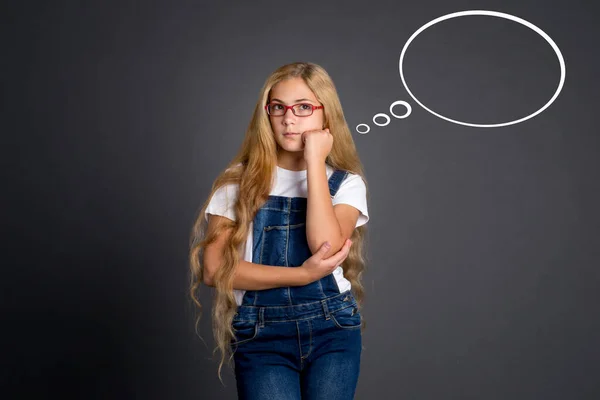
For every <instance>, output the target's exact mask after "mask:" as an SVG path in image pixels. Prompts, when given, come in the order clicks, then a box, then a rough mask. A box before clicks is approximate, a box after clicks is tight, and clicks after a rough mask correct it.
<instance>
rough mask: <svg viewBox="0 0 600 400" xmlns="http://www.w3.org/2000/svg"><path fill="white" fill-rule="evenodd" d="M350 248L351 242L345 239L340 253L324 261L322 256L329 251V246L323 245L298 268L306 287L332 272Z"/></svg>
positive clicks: (346, 255)
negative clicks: (302, 274) (300, 270)
mask: <svg viewBox="0 0 600 400" xmlns="http://www.w3.org/2000/svg"><path fill="white" fill-rule="evenodd" d="M350 246H352V241H351V240H350V239H347V240H346V243H344V245H343V246H342V248H341V249H340V251H338V252H337V253H335V254H334V255H332V256H331V257H329V258H326V259H324V258H323V256H324V255H325V254H326V253H327V251H329V244H328V243H323V245H322V246H321V247H320V248H319V250H318V251H317V252H316V253H315V254H313V255H312V256H311V257H310V258H309V259H307V260H306V261H304V262H303V263H302V266H300V267H298V268H301V269H302V271H303V273H304V277H305V279H304V282H305V284H306V285H308V284H309V283H312V282H315V281H318V280H319V279H321V278H323V277H324V276H327V275H329V274H331V273H332V272H333V270H335V269H336V268H337V267H338V265H340V264H341V263H342V262H343V261H344V260H345V259H346V257H348V253H349V252H350Z"/></svg>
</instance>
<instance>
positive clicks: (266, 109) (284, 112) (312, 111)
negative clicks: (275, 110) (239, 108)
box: [265, 102, 325, 117]
mask: <svg viewBox="0 0 600 400" xmlns="http://www.w3.org/2000/svg"><path fill="white" fill-rule="evenodd" d="M271 104H277V105H280V106H282V107H285V110H284V111H283V114H281V115H273V116H274V117H283V116H284V115H285V114H286V113H287V110H288V109H291V110H292V114H294V115H295V116H296V117H310V116H311V115H313V114H314V112H315V110H320V109H322V108H325V106H313V105H312V104H310V103H296V104H292V105H291V106H286V105H285V104H281V103H273V102H271V103H267V104H266V105H265V111H267V114H268V115H271V114H270V113H269V105H271ZM302 104H306V105H309V106H311V107H312V110H311V112H310V114H309V115H297V114H296V112H295V111H294V107H295V106H298V105H302Z"/></svg>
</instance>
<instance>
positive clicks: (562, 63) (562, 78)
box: [399, 10, 566, 128]
mask: <svg viewBox="0 0 600 400" xmlns="http://www.w3.org/2000/svg"><path fill="white" fill-rule="evenodd" d="M466 15H484V16H492V17H499V18H505V19H509V20H511V21H514V22H518V23H520V24H522V25H525V26H526V27H528V28H529V29H532V30H533V31H535V32H536V33H537V34H538V35H540V36H541V37H543V38H544V39H545V40H546V41H547V42H548V44H550V46H552V49H553V50H554V52H555V53H556V56H557V57H558V62H559V63H560V82H559V83H558V88H557V89H556V92H555V93H554V96H552V98H551V99H550V101H548V103H546V105H544V106H543V107H542V108H540V109H539V110H537V111H536V112H534V113H533V114H531V115H528V116H526V117H523V118H521V119H517V120H514V121H509V122H504V123H501V124H472V123H469V122H462V121H457V120H454V119H451V118H448V117H444V116H443V115H441V114H438V113H436V112H434V111H433V110H430V109H429V108H427V107H425V105H424V104H423V103H421V102H420V101H419V100H418V99H417V98H416V97H415V95H414V94H412V92H411V91H410V89H409V88H408V85H407V84H406V80H405V79H404V73H403V71H402V62H403V61H404V53H406V49H408V46H409V45H410V43H411V42H412V41H413V40H414V39H415V38H416V37H417V36H418V35H419V34H420V33H421V32H423V31H424V30H425V29H427V28H429V27H430V26H432V25H435V24H437V23H438V22H441V21H445V20H447V19H451V18H457V17H463V16H466ZM399 64H400V78H401V79H402V84H403V85H404V88H406V91H407V92H408V94H409V95H410V97H412V98H413V100H414V101H416V102H417V104H419V105H420V106H421V107H423V108H424V109H425V110H427V111H429V112H430V113H431V114H433V115H435V116H436V117H439V118H442V119H445V120H446V121H449V122H453V123H455V124H460V125H466V126H474V127H477V128H494V127H500V126H508V125H513V124H518V123H519V122H523V121H526V120H528V119H530V118H533V117H535V116H536V115H538V114H539V113H541V112H542V111H544V110H545V109H546V108H548V107H549V106H550V104H552V103H553V102H554V100H555V99H556V98H557V97H558V94H559V93H560V91H561V90H562V88H563V85H564V83H565V76H566V67H565V60H564V59H563V56H562V53H561V52H560V49H559V48H558V46H557V45H556V43H554V41H553V40H552V39H551V38H550V36H548V35H547V34H546V33H545V32H544V31H542V30H541V29H540V28H538V27H537V26H535V25H533V24H532V23H531V22H528V21H525V20H524V19H521V18H519V17H515V16H514V15H510V14H505V13H501V12H497V11H486V10H469V11H459V12H455V13H452V14H446V15H443V16H441V17H439V18H436V19H434V20H433V21H430V22H428V23H426V24H425V25H423V26H422V27H420V28H419V29H417V31H416V32H415V33H413V34H412V36H411V37H410V38H409V39H408V41H407V42H406V44H405V45H404V48H403V49H402V53H400V63H399Z"/></svg>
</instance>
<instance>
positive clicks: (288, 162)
mask: <svg viewBox="0 0 600 400" xmlns="http://www.w3.org/2000/svg"><path fill="white" fill-rule="evenodd" d="M277 166H278V167H280V168H283V169H287V170H290V171H305V170H306V169H307V166H306V161H305V160H304V154H303V153H302V152H300V156H294V155H292V154H290V153H286V154H279V156H278V157H277Z"/></svg>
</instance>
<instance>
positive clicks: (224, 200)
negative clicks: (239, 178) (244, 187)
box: [204, 184, 238, 221]
mask: <svg viewBox="0 0 600 400" xmlns="http://www.w3.org/2000/svg"><path fill="white" fill-rule="evenodd" d="M237 195H238V185H235V184H229V185H224V186H221V187H220V188H219V189H217V190H216V191H215V193H214V194H213V196H212V197H211V199H210V202H209V203H208V206H207V207H206V212H205V216H204V217H205V218H206V220H207V221H208V214H213V215H221V216H223V217H227V218H229V219H230V220H232V221H235V219H236V218H235V210H234V206H235V202H236V200H237Z"/></svg>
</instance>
